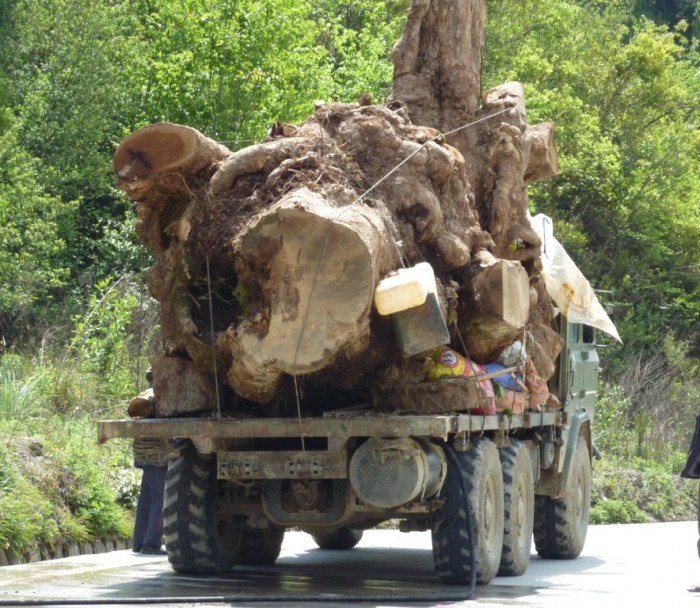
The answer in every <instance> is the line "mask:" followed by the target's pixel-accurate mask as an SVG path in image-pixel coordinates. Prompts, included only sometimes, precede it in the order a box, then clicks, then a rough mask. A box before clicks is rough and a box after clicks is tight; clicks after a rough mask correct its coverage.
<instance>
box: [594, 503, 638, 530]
mask: <svg viewBox="0 0 700 608" xmlns="http://www.w3.org/2000/svg"><path fill="white" fill-rule="evenodd" d="M647 521H649V520H648V518H647V516H646V515H644V512H643V511H642V510H641V509H640V508H639V507H638V506H637V505H636V504H634V503H633V502H632V501H631V500H619V499H616V498H613V499H612V500H606V501H604V502H600V503H598V504H597V505H595V506H592V507H591V516H590V522H591V523H592V524H641V523H646V522H647Z"/></svg>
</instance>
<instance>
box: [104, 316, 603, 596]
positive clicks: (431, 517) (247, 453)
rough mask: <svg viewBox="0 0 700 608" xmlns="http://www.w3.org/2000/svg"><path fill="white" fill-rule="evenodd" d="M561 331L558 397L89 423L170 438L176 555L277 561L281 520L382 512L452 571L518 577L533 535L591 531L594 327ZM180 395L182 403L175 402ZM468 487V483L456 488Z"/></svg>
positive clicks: (336, 529)
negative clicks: (507, 403)
mask: <svg viewBox="0 0 700 608" xmlns="http://www.w3.org/2000/svg"><path fill="white" fill-rule="evenodd" d="M556 323H557V328H558V331H559V332H560V335H561V337H562V338H563V343H564V345H563V347H562V349H561V353H560V355H559V358H558V362H557V370H556V373H555V374H554V376H553V377H552V378H551V379H550V381H549V388H550V390H551V392H552V393H553V394H554V395H556V396H557V397H558V399H559V401H560V404H561V405H560V407H557V408H548V407H542V408H539V410H540V411H524V412H522V413H520V414H513V413H512V412H509V411H502V412H497V413H495V414H483V415H478V414H473V413H471V412H470V411H465V412H461V413H457V414H441V415H410V414H409V415H401V414H386V413H381V412H378V411H377V410H376V408H369V407H367V405H366V404H362V403H357V404H351V405H350V406H347V405H344V406H343V407H338V408H334V407H333V404H332V403H329V404H327V405H326V407H325V408H324V412H323V413H322V414H321V415H317V416H308V415H306V414H305V412H304V411H303V409H302V410H300V411H299V416H287V417H274V416H272V417H252V416H250V415H248V416H238V417H222V416H220V415H217V413H216V412H215V413H213V414H210V415H207V416H206V417H203V416H202V415H201V414H198V413H189V414H188V413H187V412H184V411H181V412H180V413H179V414H178V415H177V416H173V417H168V418H145V417H144V418H139V419H131V420H110V421H102V422H99V423H98V424H99V429H98V433H99V440H100V442H104V441H106V440H108V439H111V438H116V437H130V438H136V437H164V438H171V439H173V444H172V445H173V454H172V455H171V460H170V463H169V470H168V474H167V478H166V490H165V494H166V499H165V510H164V517H165V544H166V548H167V551H168V559H169V561H170V563H171V565H172V567H173V569H174V570H176V571H178V572H188V573H203V574H208V573H217V572H224V571H228V570H229V569H231V568H232V567H234V566H235V565H236V564H246V565H249V564H256V565H267V564H272V563H274V561H275V560H276V559H277V557H278V556H279V553H280V549H281V545H282V540H283V536H284V533H285V530H286V529H289V528H295V529H301V530H303V531H304V532H307V533H309V534H310V535H311V536H312V537H313V539H314V541H315V542H316V543H317V545H318V546H319V547H320V548H321V549H352V548H353V547H354V546H355V545H356V544H357V543H358V542H359V541H360V539H361V537H362V533H363V530H366V529H369V528H372V527H375V526H377V525H378V524H380V523H382V522H386V521H391V522H394V523H396V524H397V526H398V528H399V529H400V530H401V531H402V532H411V531H421V530H430V531H431V533H432V542H433V555H434V561H435V569H436V572H437V574H438V575H439V577H440V578H441V579H443V580H444V581H445V582H447V583H458V584H459V583H468V582H469V581H470V577H471V572H472V564H474V566H475V569H476V573H475V574H476V580H477V582H480V583H487V582H489V581H490V580H491V579H492V578H494V577H495V576H497V575H498V576H515V575H520V574H522V573H523V572H524V571H525V570H526V568H527V567H528V563H529V560H530V553H531V543H532V540H533V538H534V544H535V549H536V551H537V553H538V554H539V555H540V556H541V557H544V558H554V559H570V558H575V557H577V556H578V555H579V553H580V552H581V550H582V548H583V546H584V541H585V538H586V531H587V527H588V516H589V507H590V497H591V455H592V452H593V446H592V442H591V424H592V422H593V417H594V411H595V396H596V384H597V379H598V372H599V360H598V355H597V351H596V335H595V330H594V329H593V328H592V327H589V326H587V325H583V324H579V323H570V322H568V321H567V319H566V318H564V317H563V316H562V315H559V316H558V317H557V319H556ZM185 409H186V404H183V410H185ZM465 491H466V495H465Z"/></svg>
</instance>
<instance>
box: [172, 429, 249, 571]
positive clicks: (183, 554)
mask: <svg viewBox="0 0 700 608" xmlns="http://www.w3.org/2000/svg"><path fill="white" fill-rule="evenodd" d="M177 449H178V456H177V458H175V459H174V460H171V461H170V463H169V465H168V473H167V475H166V477H165V505H164V509H163V516H164V524H165V525H164V535H165V546H166V548H167V550H168V559H169V560H170V564H171V565H172V567H173V570H175V571H176V572H188V573H200V574H212V573H217V572H226V571H228V570H230V569H231V568H232V567H233V565H234V562H235V557H236V555H237V553H238V552H239V549H240V542H241V528H242V520H241V518H240V517H235V516H233V515H231V513H230V511H229V510H228V509H227V508H226V507H227V504H228V502H227V499H226V495H225V493H224V492H223V485H222V484H223V483H224V482H220V481H218V480H217V479H216V458H215V456H214V455H213V454H200V453H199V452H197V450H196V448H195V446H194V445H193V444H192V443H190V442H189V441H183V442H181V443H180V444H179V445H178V448H177Z"/></svg>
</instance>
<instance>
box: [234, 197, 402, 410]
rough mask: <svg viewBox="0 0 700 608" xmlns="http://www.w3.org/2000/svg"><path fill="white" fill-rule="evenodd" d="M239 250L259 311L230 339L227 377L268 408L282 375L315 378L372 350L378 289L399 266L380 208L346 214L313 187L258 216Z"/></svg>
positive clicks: (244, 281)
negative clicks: (341, 359) (230, 361)
mask: <svg viewBox="0 0 700 608" xmlns="http://www.w3.org/2000/svg"><path fill="white" fill-rule="evenodd" d="M237 251H238V255H239V256H240V264H239V274H238V277H239V283H240V284H241V285H244V286H245V289H246V290H247V291H248V292H249V293H251V294H255V299H256V300H257V301H258V305H257V306H256V307H255V308H254V309H252V310H251V311H249V314H248V316H247V318H246V319H245V320H244V321H242V322H241V323H239V324H238V326H236V327H232V328H230V329H229V331H228V332H227V334H226V338H225V343H226V345H227V348H229V349H230V352H231V353H232V355H233V365H232V366H231V369H230V371H229V375H228V379H229V382H230V384H231V386H233V387H234V389H235V390H236V392H237V393H238V394H240V395H242V396H244V397H246V398H249V399H253V400H255V401H260V402H267V401H269V400H270V399H271V398H272V396H273V394H274V391H275V389H276V385H277V380H278V378H279V377H280V376H281V374H283V373H286V374H292V375H300V374H308V373H310V372H314V371H317V370H320V369H322V368H324V367H326V366H328V365H330V364H332V363H333V362H334V361H336V360H337V359H338V357H340V356H341V355H343V356H345V357H352V356H355V355H357V354H358V353H360V352H361V351H362V350H364V349H365V348H366V347H367V345H368V343H369V339H370V336H369V320H370V312H371V309H372V300H373V296H374V289H375V286H376V284H377V282H378V280H379V279H380V278H381V276H383V275H384V274H385V273H386V272H387V271H388V270H389V269H391V268H395V267H396V266H397V265H398V263H399V261H398V257H397V254H396V252H395V251H394V250H393V246H392V240H391V238H390V236H389V235H388V234H387V230H386V227H385V224H384V222H383V221H382V218H381V217H380V216H379V214H377V213H376V211H374V210H373V209H371V208H369V207H367V206H365V205H363V204H356V205H350V206H346V207H341V208H338V207H337V206H335V205H334V204H333V203H332V202H331V201H328V200H326V199H324V198H323V197H321V196H320V195H318V194H316V193H314V192H311V191H310V190H308V189H305V188H302V189H300V190H297V191H295V192H293V193H291V194H289V195H287V196H285V197H284V198H282V199H281V200H280V201H279V202H278V203H277V204H275V205H273V206H272V207H271V208H270V209H269V210H268V211H267V212H266V213H264V214H263V215H262V216H260V217H259V219H258V220H257V221H256V223H255V224H254V225H253V226H251V227H249V228H248V230H247V231H245V233H244V234H242V235H241V237H240V239H239V241H238V244H237Z"/></svg>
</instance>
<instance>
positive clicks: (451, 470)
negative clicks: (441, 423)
mask: <svg viewBox="0 0 700 608" xmlns="http://www.w3.org/2000/svg"><path fill="white" fill-rule="evenodd" d="M456 456H457V460H458V461H459V466H456V465H455V463H454V461H453V460H452V459H449V461H448V462H449V464H448V468H447V479H446V480H445V483H444V485H443V487H442V490H441V491H440V498H441V499H442V500H443V501H444V504H443V506H442V507H440V509H438V511H436V512H435V514H434V518H433V526H432V540H433V560H434V562H435V571H436V572H437V574H438V576H439V577H440V578H441V579H442V580H443V581H444V582H446V583H451V584H468V583H469V582H470V573H471V563H470V546H469V529H468V526H467V513H466V510H465V509H466V504H465V500H464V495H463V492H462V486H461V484H460V481H459V476H460V475H461V476H463V478H464V480H465V482H466V487H467V492H468V495H469V500H468V505H469V509H470V513H471V518H472V526H473V530H474V557H475V563H476V581H477V582H478V583H488V582H489V581H490V580H491V579H493V578H494V577H495V576H496V574H497V573H498V568H499V565H500V561H501V550H502V547H503V517H504V507H503V475H502V473H501V461H500V459H499V456H498V449H497V448H496V446H495V444H494V443H493V441H491V440H490V439H488V438H486V437H480V438H478V439H476V440H473V441H472V445H471V448H470V449H469V450H468V451H466V452H456Z"/></svg>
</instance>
